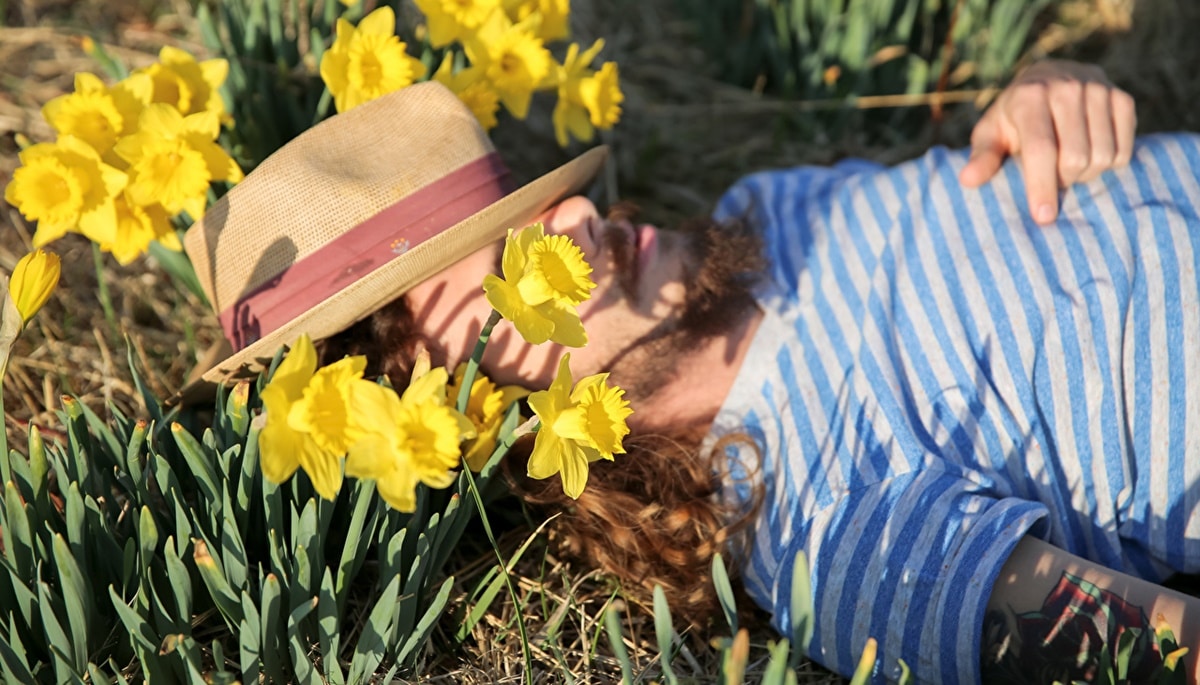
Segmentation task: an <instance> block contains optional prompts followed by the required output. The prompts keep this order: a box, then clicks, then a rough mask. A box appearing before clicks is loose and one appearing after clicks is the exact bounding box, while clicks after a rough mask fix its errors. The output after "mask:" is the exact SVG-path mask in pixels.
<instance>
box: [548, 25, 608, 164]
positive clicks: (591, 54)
mask: <svg viewBox="0 0 1200 685" xmlns="http://www.w3.org/2000/svg"><path fill="white" fill-rule="evenodd" d="M602 49H604V41H603V40H597V41H596V42H595V43H593V44H592V47H590V48H588V49H587V50H584V51H583V52H582V53H580V51H579V44H578V43H571V45H570V46H568V47H567V56H566V59H564V60H563V63H562V64H561V65H559V66H558V68H557V79H558V102H557V103H556V104H555V106H554V114H553V115H552V117H551V118H552V121H553V122H554V137H555V138H556V139H557V140H558V144H559V145H561V146H563V147H566V146H567V143H568V142H569V138H568V137H567V134H568V133H570V135H572V136H574V137H575V138H576V139H578V140H580V141H583V142H585V143H589V142H591V140H592V136H593V135H595V127H594V126H592V121H591V116H590V115H589V113H588V108H587V106H586V105H585V104H584V101H583V96H582V94H581V93H580V85H581V84H582V83H583V82H584V81H586V80H588V79H590V78H592V77H593V76H594V75H595V72H593V71H592V70H591V68H590V66H589V65H591V63H592V60H594V59H596V55H598V54H599V53H600V51H601V50H602Z"/></svg>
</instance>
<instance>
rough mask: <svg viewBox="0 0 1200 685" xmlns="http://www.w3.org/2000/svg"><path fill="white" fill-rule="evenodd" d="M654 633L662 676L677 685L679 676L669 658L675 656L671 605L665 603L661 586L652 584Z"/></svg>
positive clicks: (665, 598) (672, 684)
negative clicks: (676, 674)
mask: <svg viewBox="0 0 1200 685" xmlns="http://www.w3.org/2000/svg"><path fill="white" fill-rule="evenodd" d="M654 635H655V637H657V638H658V653H659V659H660V661H659V664H660V665H661V666H662V672H663V677H664V678H666V679H667V682H668V683H670V684H671V685H678V683H679V678H677V677H676V676H675V669H673V668H671V660H672V659H674V658H675V627H674V625H673V622H672V620H671V607H670V606H668V605H667V596H666V594H664V593H663V589H662V586H661V585H657V584H656V585H655V586H654Z"/></svg>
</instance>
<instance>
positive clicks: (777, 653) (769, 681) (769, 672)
mask: <svg viewBox="0 0 1200 685" xmlns="http://www.w3.org/2000/svg"><path fill="white" fill-rule="evenodd" d="M768 651H769V652H770V654H771V657H770V660H769V661H767V668H766V670H764V671H763V676H762V683H763V685H784V683H785V682H786V680H787V674H788V671H789V670H791V669H790V668H789V667H788V653H789V651H790V643H789V642H788V639H787V638H786V637H785V638H783V639H781V640H780V641H779V642H775V643H772V644H771V646H770V648H769V649H768Z"/></svg>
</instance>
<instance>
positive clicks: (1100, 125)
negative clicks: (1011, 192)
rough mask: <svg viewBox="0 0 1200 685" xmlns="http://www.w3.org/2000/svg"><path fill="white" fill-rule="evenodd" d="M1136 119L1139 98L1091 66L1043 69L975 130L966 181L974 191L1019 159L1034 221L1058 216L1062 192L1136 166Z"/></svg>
mask: <svg viewBox="0 0 1200 685" xmlns="http://www.w3.org/2000/svg"><path fill="white" fill-rule="evenodd" d="M1136 127H1137V113H1136V112H1135V111H1134V103H1133V98H1132V97H1130V95H1129V94H1128V93H1126V92H1125V91H1123V90H1121V89H1119V88H1117V87H1116V86H1114V85H1113V84H1112V83H1111V82H1110V81H1109V80H1108V77H1107V76H1105V75H1104V71H1103V70H1102V69H1100V68H1099V67H1096V66H1094V65H1090V64H1079V63H1078V62H1068V61H1062V60H1046V61H1042V62H1037V63H1036V64H1033V65H1031V66H1030V67H1028V68H1026V69H1025V70H1023V71H1022V72H1021V73H1020V74H1018V75H1017V78H1016V79H1014V80H1013V82H1012V83H1011V84H1009V86H1008V88H1006V89H1004V92H1002V93H1001V94H1000V96H999V97H997V98H996V102H995V103H993V104H992V106H991V108H990V109H988V111H987V112H986V113H985V114H984V115H983V118H982V119H980V120H979V123H978V124H976V125H975V130H974V131H972V132H971V159H970V161H968V162H967V165H966V166H965V167H963V170H962V172H961V173H960V174H959V176H958V178H959V181H960V182H961V183H962V184H963V185H964V186H966V187H968V188H974V187H977V186H980V185H982V184H984V183H986V182H987V181H988V179H990V178H991V177H992V176H995V175H996V172H997V171H999V170H1000V165H1001V164H1003V163H1004V159H1005V158H1006V157H1008V156H1009V155H1013V156H1015V157H1020V161H1021V171H1022V172H1023V173H1024V175H1025V194H1026V197H1027V198H1028V200H1029V208H1030V211H1031V212H1032V213H1033V219H1034V221H1037V222H1038V223H1039V224H1048V223H1050V222H1051V221H1054V218H1055V217H1056V216H1058V189H1059V188H1060V187H1066V186H1069V185H1071V184H1072V183H1076V182H1087V181H1090V180H1092V179H1094V178H1096V177H1097V176H1099V175H1100V174H1101V173H1103V172H1104V171H1107V170H1108V169H1111V168H1114V167H1119V166H1122V165H1124V164H1128V163H1129V158H1130V157H1131V156H1132V155H1133V133H1134V129H1135V128H1136Z"/></svg>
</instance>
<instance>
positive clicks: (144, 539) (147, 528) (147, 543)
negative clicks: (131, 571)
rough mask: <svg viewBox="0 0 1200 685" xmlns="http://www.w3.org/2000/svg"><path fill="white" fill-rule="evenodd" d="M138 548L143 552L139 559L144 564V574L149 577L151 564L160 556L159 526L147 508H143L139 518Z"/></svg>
mask: <svg viewBox="0 0 1200 685" xmlns="http://www.w3.org/2000/svg"><path fill="white" fill-rule="evenodd" d="M138 547H139V548H140V552H141V554H140V556H139V559H141V563H142V574H143V575H148V574H149V571H150V564H151V563H152V562H153V560H154V558H155V557H156V556H158V524H157V523H155V521H154V514H152V513H150V507H147V506H143V507H142V509H141V512H140V513H139V516H138Z"/></svg>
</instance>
